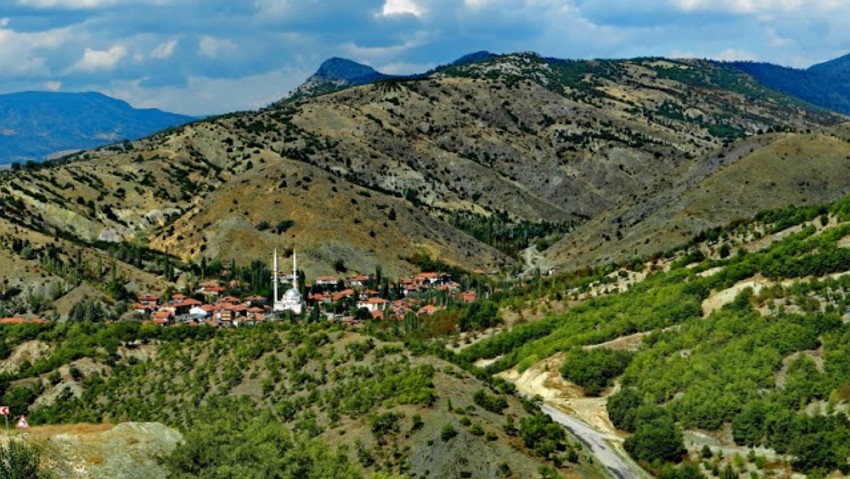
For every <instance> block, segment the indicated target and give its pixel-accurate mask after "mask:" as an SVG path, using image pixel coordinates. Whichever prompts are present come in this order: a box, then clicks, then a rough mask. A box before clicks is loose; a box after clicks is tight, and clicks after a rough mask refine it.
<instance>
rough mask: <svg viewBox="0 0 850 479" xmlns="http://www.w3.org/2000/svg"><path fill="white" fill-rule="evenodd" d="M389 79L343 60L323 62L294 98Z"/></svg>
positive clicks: (368, 68) (355, 63)
mask: <svg viewBox="0 0 850 479" xmlns="http://www.w3.org/2000/svg"><path fill="white" fill-rule="evenodd" d="M387 78H390V75H385V74H383V73H380V72H378V71H375V69H374V68H372V67H369V66H366V65H361V64H360V63H357V62H353V61H351V60H347V59H345V58H331V59H328V60H325V62H324V63H322V64H321V65H320V66H319V69H318V70H317V71H316V73H314V74H313V75H312V76H310V78H308V79H307V80H306V81H305V82H304V83H303V84H302V85H301V86H300V87H298V89H297V90H295V92H294V94H293V96H294V97H305V96H317V95H323V94H326V93H332V92H334V91H338V90H342V89H345V88H349V87H353V86H360V85H366V84H369V83H374V82H376V81H379V80H384V79H387Z"/></svg>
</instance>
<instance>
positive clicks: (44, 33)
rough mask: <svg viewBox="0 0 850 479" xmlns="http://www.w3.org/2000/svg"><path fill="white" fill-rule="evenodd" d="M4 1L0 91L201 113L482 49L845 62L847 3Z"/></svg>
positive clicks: (849, 47) (849, 45)
mask: <svg viewBox="0 0 850 479" xmlns="http://www.w3.org/2000/svg"><path fill="white" fill-rule="evenodd" d="M0 3H2V8H0V93H9V92H14V91H23V90H59V91H91V90H93V91H101V92H103V93H106V94H108V95H111V96H115V97H119V98H122V99H124V100H127V101H129V102H130V103H132V104H133V105H135V106H138V107H156V108H162V109H166V110H171V111H176V112H180V113H188V114H198V115H199V114H211V113H223V112H228V111H234V110H244V109H254V108H259V107H262V106H265V105H267V104H268V103H270V102H272V101H274V100H277V99H279V98H281V97H283V96H285V95H286V94H287V93H288V92H289V91H291V90H292V89H294V88H295V87H297V86H298V85H299V84H300V83H301V82H303V81H304V79H305V78H306V77H307V76H309V75H310V74H311V73H312V72H313V71H315V70H316V68H318V66H319V64H320V63H321V62H322V61H323V60H324V59H326V58H328V57H331V56H342V57H346V58H351V59H353V60H357V61H359V62H362V63H366V64H368V65H371V66H373V67H375V68H377V69H379V70H381V71H383V72H386V73H412V72H421V71H425V70H427V69H429V68H431V67H434V66H436V65H439V64H443V63H448V62H450V61H452V60H454V59H456V58H458V57H460V56H462V55H464V54H466V53H470V52H473V51H477V50H489V51H493V52H497V53H506V52H514V51H536V52H539V53H541V54H544V55H547V56H556V57H561V58H624V57H634V56H644V55H662V56H674V57H708V58H716V59H727V60H738V59H747V60H759V61H770V62H774V63H779V64H783V65H790V66H795V67H806V66H809V65H812V64H815V63H819V62H822V61H826V60H829V59H832V58H835V57H838V56H841V55H844V54H847V53H850V28H848V27H850V1H847V0H0Z"/></svg>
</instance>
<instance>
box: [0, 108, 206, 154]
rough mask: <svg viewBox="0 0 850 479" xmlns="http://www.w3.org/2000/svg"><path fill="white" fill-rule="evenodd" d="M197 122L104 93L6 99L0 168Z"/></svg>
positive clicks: (0, 119) (0, 116) (0, 113)
mask: <svg viewBox="0 0 850 479" xmlns="http://www.w3.org/2000/svg"><path fill="white" fill-rule="evenodd" d="M193 120H194V118H192V117H188V116H185V115H177V114H174V113H167V112H164V111H160V110H155V109H144V110H140V109H135V108H133V107H131V106H130V105H128V104H127V103H126V102H123V101H120V100H116V99H114V98H110V97H107V96H105V95H102V94H100V93H53V92H26V93H15V94H9V95H0V165H2V164H8V163H12V162H15V161H18V162H23V161H25V160H43V159H44V158H46V157H48V156H51V155H57V154H61V153H63V152H64V153H67V152H70V151H78V150H85V149H87V148H94V147H97V146H101V145H106V144H109V143H115V142H118V141H121V140H134V139H137V138H141V137H143V136H147V135H150V134H152V133H155V132H157V131H160V130H163V129H165V128H169V127H172V126H177V125H182V124H184V123H188V122H190V121H193Z"/></svg>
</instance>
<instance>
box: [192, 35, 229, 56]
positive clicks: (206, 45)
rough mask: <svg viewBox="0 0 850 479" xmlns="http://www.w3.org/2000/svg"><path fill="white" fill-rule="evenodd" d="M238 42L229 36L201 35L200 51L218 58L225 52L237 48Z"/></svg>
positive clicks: (202, 53) (204, 54)
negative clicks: (228, 37)
mask: <svg viewBox="0 0 850 479" xmlns="http://www.w3.org/2000/svg"><path fill="white" fill-rule="evenodd" d="M236 48H237V47H236V44H235V43H233V41H232V40H228V39H227V38H215V37H210V36H205V37H201V39H200V41H198V51H200V52H201V55H203V56H205V57H207V58H213V59H215V58H218V57H219V56H221V55H222V54H223V53H227V52H231V51H235V50H236Z"/></svg>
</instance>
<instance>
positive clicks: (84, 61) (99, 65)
mask: <svg viewBox="0 0 850 479" xmlns="http://www.w3.org/2000/svg"><path fill="white" fill-rule="evenodd" d="M125 56H127V49H126V48H125V47H124V46H122V45H115V46H114V47H112V48H110V49H109V50H94V49H92V48H86V50H85V52H84V53H83V57H82V58H80V60H79V61H78V62H77V63H75V64H74V66H73V67H71V71H80V72H90V71H94V70H111V69H113V68H115V66H116V65H118V62H120V61H121V59H122V58H124V57H125Z"/></svg>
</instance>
